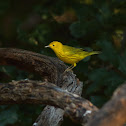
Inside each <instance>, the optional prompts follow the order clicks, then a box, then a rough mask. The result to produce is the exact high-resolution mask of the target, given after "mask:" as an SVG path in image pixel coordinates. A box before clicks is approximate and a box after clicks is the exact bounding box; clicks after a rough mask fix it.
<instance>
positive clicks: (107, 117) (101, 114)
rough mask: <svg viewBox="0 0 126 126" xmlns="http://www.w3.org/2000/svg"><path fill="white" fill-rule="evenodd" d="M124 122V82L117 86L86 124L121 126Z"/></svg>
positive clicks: (125, 118)
mask: <svg viewBox="0 0 126 126" xmlns="http://www.w3.org/2000/svg"><path fill="white" fill-rule="evenodd" d="M124 123H126V84H124V85H122V86H121V87H119V88H118V89H117V90H116V91H115V92H114V94H113V97H112V98H111V99H110V101H108V102H107V103H106V104H105V105H104V106H103V107H102V108H101V109H100V110H99V111H98V112H97V113H96V114H95V116H94V117H93V118H91V119H90V120H89V121H88V124H87V125H86V126H123V125H124Z"/></svg>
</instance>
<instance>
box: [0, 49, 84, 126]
mask: <svg viewBox="0 0 126 126" xmlns="http://www.w3.org/2000/svg"><path fill="white" fill-rule="evenodd" d="M0 59H1V60H0V65H14V66H17V67H18V68H20V69H24V70H27V71H30V72H35V73H38V74H39V75H41V76H42V78H46V79H47V80H48V81H49V82H52V83H54V84H56V85H58V86H60V87H62V88H63V89H67V90H68V91H69V92H72V93H75V94H78V95H80V94H81V93H82V85H83V83H82V82H80V81H79V80H78V79H77V78H76V76H75V75H74V74H73V73H72V72H66V73H63V72H64V70H65V69H66V66H65V65H64V64H63V62H61V61H60V60H58V59H57V58H51V57H47V56H44V55H41V54H37V53H33V52H30V51H25V50H20V49H11V48H4V49H0ZM63 114H64V112H63V110H62V109H59V108H54V107H51V106H50V107H49V106H47V107H45V109H44V111H43V112H42V113H41V115H40V116H39V117H38V119H37V120H36V121H37V124H38V126H41V125H44V126H46V125H48V126H51V125H53V126H58V125H60V124H61V121H62V120H63ZM35 123H36V122H35Z"/></svg>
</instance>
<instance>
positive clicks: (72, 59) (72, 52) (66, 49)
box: [45, 41, 99, 71]
mask: <svg viewBox="0 0 126 126" xmlns="http://www.w3.org/2000/svg"><path fill="white" fill-rule="evenodd" d="M45 47H46V48H47V47H50V48H51V49H52V50H53V51H54V52H55V54H56V56H57V57H58V58H59V59H60V60H62V61H63V62H65V63H68V64H72V65H71V66H70V67H69V68H67V71H69V70H72V69H73V68H74V67H75V66H76V63H78V62H79V61H80V60H82V59H84V58H85V57H87V56H90V55H94V54H99V51H92V52H86V51H84V50H83V49H81V48H74V47H71V46H67V45H63V44H62V43H61V42H58V41H53V42H51V43H50V44H49V45H48V46H45Z"/></svg>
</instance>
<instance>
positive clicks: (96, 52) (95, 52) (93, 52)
mask: <svg viewBox="0 0 126 126" xmlns="http://www.w3.org/2000/svg"><path fill="white" fill-rule="evenodd" d="M99 53H101V52H100V51H92V52H89V56H90V55H94V54H99Z"/></svg>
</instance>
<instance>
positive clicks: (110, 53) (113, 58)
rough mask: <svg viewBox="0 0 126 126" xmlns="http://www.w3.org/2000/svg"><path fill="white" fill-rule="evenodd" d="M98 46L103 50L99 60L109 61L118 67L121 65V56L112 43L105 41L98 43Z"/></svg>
mask: <svg viewBox="0 0 126 126" xmlns="http://www.w3.org/2000/svg"><path fill="white" fill-rule="evenodd" d="M97 45H98V46H100V47H101V49H102V51H101V53H100V55H99V58H100V59H102V60H103V61H108V62H110V63H112V64H113V65H114V66H116V67H117V66H118V65H119V59H118V57H119V55H118V53H117V51H116V50H115V48H114V47H113V45H112V43H111V42H109V41H105V40H104V41H102V42H100V41H99V42H97Z"/></svg>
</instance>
